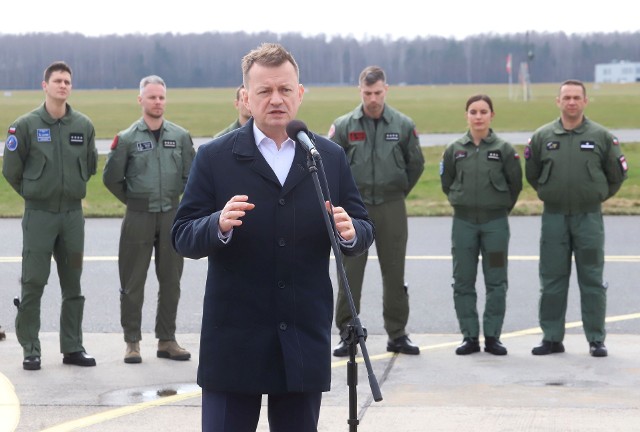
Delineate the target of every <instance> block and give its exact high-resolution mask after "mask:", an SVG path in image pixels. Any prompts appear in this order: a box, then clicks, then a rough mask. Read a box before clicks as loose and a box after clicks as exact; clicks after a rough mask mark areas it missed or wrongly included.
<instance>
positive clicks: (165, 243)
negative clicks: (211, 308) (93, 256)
mask: <svg viewBox="0 0 640 432" xmlns="http://www.w3.org/2000/svg"><path fill="white" fill-rule="evenodd" d="M158 136H159V138H158V139H157V140H156V138H155V136H154V134H153V132H152V131H150V130H149V128H148V127H147V125H146V123H145V122H144V120H143V119H140V120H138V121H137V122H135V123H134V124H133V125H131V127H129V128H128V129H126V130H124V131H122V132H120V133H119V134H118V135H116V137H115V139H114V141H113V144H112V145H111V151H110V152H109V155H108V157H107V163H106V165H105V168H104V173H103V181H104V184H105V186H106V187H107V188H108V189H109V190H110V191H111V192H112V193H113V194H114V195H115V196H116V197H117V198H118V199H119V200H120V201H122V202H123V203H124V204H126V206H127V210H126V213H125V217H124V219H123V220H122V229H121V232H120V246H119V250H118V268H119V272H120V323H121V325H122V328H123V331H124V339H125V341H126V342H138V341H140V340H141V339H142V332H141V324H142V304H143V302H144V285H145V282H146V279H147V270H148V269H149V264H150V263H151V254H152V253H153V250H154V248H155V268H156V275H157V277H158V283H159V291H158V303H157V311H156V325H155V336H156V338H158V339H160V340H175V331H176V317H177V311H178V301H179V299H180V278H181V277H182V269H183V265H184V259H183V258H182V257H181V256H180V255H178V254H177V252H176V251H175V250H174V248H173V245H172V243H171V226H172V224H173V219H174V217H175V213H176V211H177V208H178V201H179V199H180V195H181V194H182V192H183V191H184V187H185V185H186V182H187V178H188V176H189V170H190V169H191V163H192V162H193V158H194V156H195V151H194V149H193V142H192V140H191V136H190V135H189V132H188V131H186V130H185V129H183V128H181V127H180V126H178V125H176V124H174V123H171V122H169V121H167V120H164V122H163V123H162V128H161V130H160V133H159V135H158Z"/></svg>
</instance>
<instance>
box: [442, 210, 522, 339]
mask: <svg viewBox="0 0 640 432" xmlns="http://www.w3.org/2000/svg"><path fill="white" fill-rule="evenodd" d="M509 237H510V233H509V221H508V219H507V218H506V217H502V218H498V219H494V220H492V221H489V222H485V223H473V222H469V221H466V220H463V219H460V218H457V217H454V218H453V223H452V225H451V255H452V256H453V304H454V306H455V309H456V316H457V317H458V323H459V325H460V332H461V333H462V335H463V337H471V338H477V337H478V336H479V333H480V324H479V318H478V307H477V304H476V303H477V300H478V293H477V291H476V277H477V275H478V257H479V256H480V255H482V272H483V274H484V285H485V289H486V296H485V305H484V314H483V316H482V330H483V332H484V336H485V337H495V338H499V337H500V333H501V332H502V324H503V322H504V315H505V310H506V300H507V288H508V280H507V257H508V256H509Z"/></svg>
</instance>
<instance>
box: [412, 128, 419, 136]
mask: <svg viewBox="0 0 640 432" xmlns="http://www.w3.org/2000/svg"><path fill="white" fill-rule="evenodd" d="M413 136H414V137H416V138H418V137H419V135H418V129H416V128H413Z"/></svg>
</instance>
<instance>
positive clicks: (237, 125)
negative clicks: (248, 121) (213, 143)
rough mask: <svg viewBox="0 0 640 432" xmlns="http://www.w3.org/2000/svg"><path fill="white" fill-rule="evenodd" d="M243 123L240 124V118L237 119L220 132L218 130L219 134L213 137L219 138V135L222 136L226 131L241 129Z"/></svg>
mask: <svg viewBox="0 0 640 432" xmlns="http://www.w3.org/2000/svg"><path fill="white" fill-rule="evenodd" d="M241 127H242V125H241V124H240V120H238V119H236V121H234V122H233V123H231V124H230V125H229V126H227V127H226V128H224V129H222V130H221V131H220V132H218V133H217V134H215V135H214V136H213V137H214V138H218V137H219V136H222V135H224V134H226V133H229V132H231V131H233V130H236V129H239V128H241Z"/></svg>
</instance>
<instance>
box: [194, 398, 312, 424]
mask: <svg viewBox="0 0 640 432" xmlns="http://www.w3.org/2000/svg"><path fill="white" fill-rule="evenodd" d="M321 401H322V393H321V392H317V393H284V394H277V395H273V394H272V395H268V410H269V411H268V418H269V430H270V431H271V432H317V430H318V418H319V417H320V402H321ZM261 404H262V395H261V394H243V393H230V392H215V391H208V390H205V389H203V390H202V432H255V431H256V428H257V427H258V420H259V418H260V406H261Z"/></svg>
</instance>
